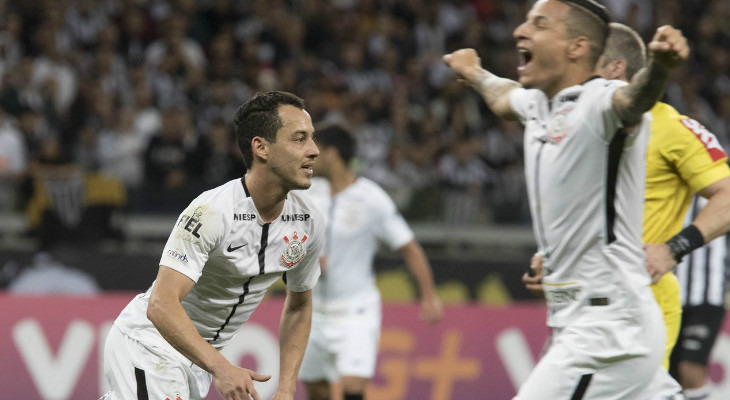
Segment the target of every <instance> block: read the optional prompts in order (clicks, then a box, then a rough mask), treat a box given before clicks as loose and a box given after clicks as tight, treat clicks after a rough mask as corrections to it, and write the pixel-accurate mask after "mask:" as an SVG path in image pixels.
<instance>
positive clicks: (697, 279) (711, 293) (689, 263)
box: [676, 196, 728, 307]
mask: <svg viewBox="0 0 730 400" xmlns="http://www.w3.org/2000/svg"><path fill="white" fill-rule="evenodd" d="M706 204H707V199H705V198H704V197H700V196H695V198H694V201H692V204H691V206H690V208H689V210H688V211H687V215H686V217H685V219H684V226H687V225H689V224H691V223H692V221H694V220H695V218H697V215H699V213H700V211H701V210H702V208H703V207H704V206H705V205H706ZM727 245H728V235H722V236H720V237H718V238H715V239H713V240H712V241H711V242H710V243H708V244H707V245H705V246H703V247H700V248H699V249H696V250H695V251H693V252H692V253H690V254H688V255H686V256H684V258H683V259H682V262H680V263H679V264H678V265H677V270H676V271H677V278H678V279H679V285H680V291H679V293H680V295H681V297H682V306H683V307H684V306H700V305H713V306H718V307H724V306H725V279H726V277H725V265H726V264H725V263H726V262H727Z"/></svg>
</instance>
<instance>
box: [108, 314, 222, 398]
mask: <svg viewBox="0 0 730 400" xmlns="http://www.w3.org/2000/svg"><path fill="white" fill-rule="evenodd" d="M173 351H174V350H173ZM181 358H182V356H181V355H180V353H176V354H171V352H170V350H169V349H165V348H160V347H155V346H147V345H145V344H143V343H140V342H138V341H136V340H134V339H132V338H130V337H128V336H126V335H125V334H123V333H122V331H120V330H119V328H117V327H116V326H114V327H113V328H112V329H111V330H110V331H109V336H107V339H106V343H105V344H104V376H105V377H106V379H107V381H108V382H109V387H110V388H111V391H110V392H109V395H110V396H109V397H108V398H109V400H131V399H148V398H149V399H159V400H165V399H169V400H176V399H185V400H198V399H203V398H205V396H206V395H207V394H208V389H210V383H211V381H212V379H213V377H212V376H211V375H210V374H209V373H208V372H206V371H205V370H203V369H201V368H200V367H198V366H197V365H195V364H193V363H192V362H191V361H187V362H183V361H182V359H181Z"/></svg>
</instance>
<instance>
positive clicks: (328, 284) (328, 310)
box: [299, 126, 443, 400]
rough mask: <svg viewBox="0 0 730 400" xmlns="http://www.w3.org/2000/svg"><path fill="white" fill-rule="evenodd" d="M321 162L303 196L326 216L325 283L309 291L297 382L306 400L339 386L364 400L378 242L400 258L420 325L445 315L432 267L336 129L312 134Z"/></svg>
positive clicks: (375, 316)
mask: <svg viewBox="0 0 730 400" xmlns="http://www.w3.org/2000/svg"><path fill="white" fill-rule="evenodd" d="M317 145H318V146H319V149H320V159H319V160H318V161H317V164H316V165H315V168H314V170H315V175H317V176H321V177H323V178H324V179H314V180H313V183H312V187H311V188H310V189H309V190H308V191H307V194H308V195H310V197H311V198H312V200H313V201H314V203H315V204H316V205H317V207H318V208H319V209H320V211H321V212H322V213H323V214H324V215H325V219H326V221H327V224H326V226H327V227H326V235H327V240H326V244H325V249H324V250H323V252H322V254H323V255H322V262H321V265H322V276H321V278H320V281H319V283H318V284H317V287H316V288H315V289H314V300H313V303H314V306H313V307H314V312H313V317H312V332H311V335H310V338H309V344H308V345H307V350H306V353H305V355H304V360H303V362H302V368H301V371H300V373H299V378H300V379H301V380H302V381H304V383H305V385H306V387H307V393H308V395H309V398H310V399H311V400H325V399H329V398H330V390H331V387H330V386H331V384H332V383H336V382H339V383H340V384H341V386H342V389H343V392H344V398H345V400H358V399H360V400H361V399H363V398H364V395H365V390H366V387H367V384H368V382H369V381H370V379H371V378H372V377H373V375H374V373H375V365H376V359H377V353H378V341H379V339H380V324H381V304H380V293H379V292H378V288H377V286H376V284H375V271H374V270H373V258H374V257H375V253H376V251H377V246H378V241H380V242H382V243H384V244H386V245H387V246H388V247H390V248H391V249H393V250H398V251H400V253H401V254H402V255H403V258H404V260H405V262H406V266H407V267H408V269H409V270H410V271H411V273H412V274H413V276H414V277H415V279H416V282H417V283H418V288H419V290H420V295H421V317H422V318H423V319H425V320H426V321H428V322H429V323H435V322H437V321H438V320H440V319H441V317H442V314H443V309H442V306H441V302H440V301H439V299H438V297H437V295H436V291H435V287H434V283H433V277H432V275H431V267H430V265H429V263H428V260H427V259H426V256H425V254H424V252H423V249H422V248H421V246H420V245H419V244H418V242H417V241H416V240H415V239H414V236H413V232H412V231H411V229H410V228H409V227H408V225H407V223H406V221H405V220H404V219H403V217H402V216H401V215H400V213H399V212H398V210H397V209H396V206H395V204H394V203H393V201H392V200H391V199H390V197H389V196H388V194H387V193H386V192H385V191H384V190H383V189H381V188H380V187H379V186H378V185H377V184H376V183H374V182H373V181H371V180H369V179H367V178H364V177H359V176H357V174H356V173H355V172H353V171H352V170H351V169H350V167H349V165H350V161H351V159H352V158H353V156H354V154H355V140H354V138H353V137H352V136H351V135H350V133H349V132H348V131H346V130H345V129H343V128H341V127H338V126H330V127H325V128H323V129H321V130H318V131H317Z"/></svg>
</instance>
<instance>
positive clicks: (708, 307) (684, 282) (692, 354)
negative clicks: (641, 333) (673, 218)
mask: <svg viewBox="0 0 730 400" xmlns="http://www.w3.org/2000/svg"><path fill="white" fill-rule="evenodd" d="M706 204H707V199H705V198H703V197H695V200H694V201H693V203H692V206H691V207H690V211H689V212H688V213H687V217H686V219H685V224H689V223H691V222H692V221H694V220H695V219H696V218H697V217H698V215H699V213H700V212H702V210H703V209H704V208H703V207H706ZM727 215H728V212H727V211H726V212H725V214H724V216H727ZM727 241H728V237H727V235H725V236H720V237H718V238H716V239H714V240H712V241H711V242H709V243H708V244H707V245H706V246H704V247H702V248H700V249H697V250H695V251H693V252H692V253H691V254H689V255H688V256H687V257H685V258H684V259H682V261H681V262H680V263H679V265H677V267H676V271H677V277H678V278H679V283H680V286H681V287H680V294H681V298H682V326H681V328H680V333H679V341H678V342H677V345H676V346H675V347H674V352H673V353H672V357H671V364H670V372H671V373H672V376H674V377H675V378H677V379H678V380H679V383H680V384H681V385H682V387H683V388H684V396H685V397H686V398H687V400H701V399H708V398H709V396H710V387H709V384H708V383H709V372H708V371H709V361H710V352H711V351H712V346H714V344H715V340H716V339H717V335H718V334H719V333H720V328H721V327H722V322H723V319H724V318H725V270H726V256H727V245H728V242H727Z"/></svg>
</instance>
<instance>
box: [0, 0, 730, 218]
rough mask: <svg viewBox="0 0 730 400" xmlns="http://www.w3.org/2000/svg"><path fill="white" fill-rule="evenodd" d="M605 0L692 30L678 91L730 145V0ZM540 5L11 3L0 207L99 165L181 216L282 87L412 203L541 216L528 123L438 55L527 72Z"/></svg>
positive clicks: (181, 0) (3, 77)
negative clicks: (238, 119)
mask: <svg viewBox="0 0 730 400" xmlns="http://www.w3.org/2000/svg"><path fill="white" fill-rule="evenodd" d="M605 4H606V5H607V6H609V9H610V10H611V11H612V12H613V17H614V19H615V20H617V21H620V22H624V23H627V24H629V25H630V26H632V27H634V28H636V29H637V30H639V31H640V33H641V34H642V35H643V36H644V38H645V39H647V40H648V39H649V38H650V37H651V34H652V33H653V31H654V29H655V28H656V27H657V26H659V25H662V24H672V25H674V26H677V27H680V28H681V29H682V30H683V31H684V33H685V35H686V36H687V37H688V39H689V40H690V43H691V44H692V46H693V53H692V56H691V61H690V62H688V63H686V64H685V65H684V66H683V67H682V68H681V69H680V71H679V72H678V73H677V74H676V75H675V76H674V79H673V83H672V84H671V85H670V86H669V87H668V89H667V98H668V99H667V100H668V102H669V103H671V104H672V105H674V106H675V107H677V108H678V109H679V110H680V111H681V112H683V113H686V114H688V115H691V116H692V117H694V118H695V119H697V120H699V121H701V122H702V123H704V124H705V125H706V126H707V127H708V129H710V130H711V131H712V132H714V133H715V134H716V135H717V137H718V138H719V140H720V141H721V142H722V143H723V144H724V145H727V144H728V139H729V138H730V5H729V4H730V3H728V2H727V1H723V0H709V1H707V0H663V1H658V0H657V1H648V0H642V1H639V0H607V1H605ZM530 5H531V1H525V0H521V1H511V0H510V1H507V0H503V1H499V0H450V1H446V0H442V1H437V0H250V1H235V0H209V1H201V0H24V1H22V2H20V1H15V2H10V1H7V0H0V210H16V211H24V210H25V209H26V207H27V205H28V203H29V201H30V199H31V198H32V197H33V196H34V193H35V192H37V191H38V190H39V188H38V183H37V182H38V180H39V179H40V180H41V182H43V181H44V179H45V182H48V181H49V180H51V179H57V180H58V179H61V178H59V175H60V176H61V177H64V176H78V174H79V173H81V174H86V173H99V174H103V175H106V176H109V177H112V178H115V179H117V180H118V181H119V182H121V184H122V185H123V187H124V188H125V189H126V191H127V201H126V206H127V208H128V209H130V210H131V211H132V212H140V213H142V212H158V213H159V212H164V213H177V212H179V211H180V210H181V209H182V207H183V206H184V205H186V204H187V203H188V202H189V201H190V200H191V197H192V196H193V195H194V194H197V193H199V192H200V190H201V189H203V188H212V187H214V186H216V185H219V184H221V183H223V182H225V181H227V180H230V179H234V178H236V177H239V176H241V174H242V173H243V170H244V168H243V165H242V163H241V161H240V157H239V154H238V149H237V147H236V145H235V143H234V141H233V138H232V137H231V129H230V128H231V126H230V123H231V120H232V115H233V113H234V111H235V109H236V107H237V106H238V105H239V104H241V103H242V102H243V101H245V100H246V99H248V98H249V97H250V96H251V95H252V94H254V93H255V92H257V91H266V90H286V91H290V92H293V93H295V94H297V95H299V96H301V97H302V98H304V99H305V101H306V103H307V110H308V111H309V112H310V114H311V115H312V118H313V120H314V122H315V124H317V123H325V122H337V123H342V124H344V125H346V126H347V127H349V129H350V130H351V131H352V132H353V133H354V134H355V135H356V138H357V141H358V148H359V151H358V160H359V162H360V171H361V173H362V174H364V175H366V176H369V177H371V178H373V179H374V180H376V181H377V182H379V183H381V184H382V185H383V186H384V187H385V188H386V189H388V190H389V191H390V192H391V194H392V195H393V197H394V198H395V199H396V201H397V203H398V205H399V207H400V208H401V209H402V210H403V211H404V213H405V215H406V216H407V217H409V218H414V219H416V218H422V219H434V220H438V221H445V222H448V223H455V224H456V223H459V224H461V223H480V222H481V223H484V222H489V221H495V222H500V223H527V222H528V221H529V217H528V214H527V207H526V204H525V201H526V200H525V198H526V196H525V193H524V191H525V189H524V181H523V173H522V164H523V162H522V149H521V147H522V133H521V132H522V129H521V127H520V126H519V125H518V124H516V123H505V122H500V121H499V120H497V119H496V118H494V117H493V116H492V115H491V114H490V113H489V112H488V111H487V110H486V108H485V107H484V105H483V102H482V101H481V99H479V98H478V97H477V95H476V94H475V93H473V92H472V91H470V90H468V89H466V88H464V87H462V86H461V85H460V83H459V82H457V80H455V79H454V77H453V76H452V75H451V73H450V72H449V70H448V69H447V68H446V67H445V66H444V64H443V63H442V61H441V56H442V55H443V54H445V53H447V52H450V51H452V50H454V49H456V48H460V47H472V48H475V49H477V50H478V52H479V53H480V54H481V55H482V57H483V62H484V64H485V65H487V66H489V67H490V68H492V69H493V71H494V72H495V73H497V74H499V75H503V76H507V77H514V76H515V68H516V62H517V57H516V52H515V50H514V41H513V39H512V30H513V29H514V28H515V27H516V26H517V24H518V23H519V22H520V21H521V20H522V19H523V18H524V14H525V13H526V12H527V10H528V9H529V6H530ZM48 171H52V173H49V172H48ZM74 174H75V175H74ZM49 176H50V177H49ZM33 182H36V183H35V184H34V183H33ZM77 187H79V188H81V189H79V190H83V184H81V183H78V182H77ZM64 193H65V194H64ZM64 193H61V194H57V196H58V199H56V203H63V201H61V200H60V199H61V198H62V197H63V195H67V193H66V192H64ZM51 197H53V195H51ZM64 204H65V203H64ZM79 204H81V205H80V207H81V206H83V202H80V203H79ZM65 206H66V207H67V208H68V207H69V206H68V205H67V204H66V205H65ZM56 207H57V208H58V209H60V208H61V205H57V206H56Z"/></svg>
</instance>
